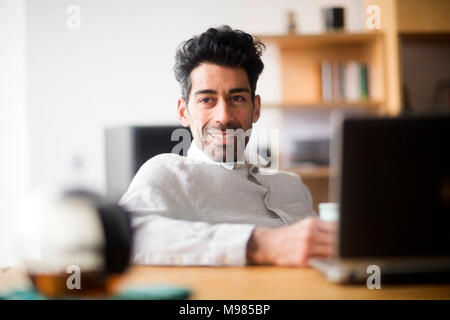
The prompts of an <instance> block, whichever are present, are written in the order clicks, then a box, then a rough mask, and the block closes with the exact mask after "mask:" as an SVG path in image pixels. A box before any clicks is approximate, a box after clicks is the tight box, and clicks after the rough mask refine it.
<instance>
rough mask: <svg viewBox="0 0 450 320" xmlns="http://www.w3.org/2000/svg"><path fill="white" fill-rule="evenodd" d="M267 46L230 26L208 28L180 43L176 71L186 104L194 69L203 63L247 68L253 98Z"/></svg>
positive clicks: (176, 57)
mask: <svg viewBox="0 0 450 320" xmlns="http://www.w3.org/2000/svg"><path fill="white" fill-rule="evenodd" d="M264 48H265V46H264V44H263V43H261V42H260V41H259V40H258V39H256V38H253V37H252V36H251V35H250V34H248V33H245V32H243V31H241V30H233V29H232V28H231V27H229V26H221V27H219V28H217V29H215V28H209V29H208V30H207V31H206V32H204V33H202V34H200V35H198V36H195V37H193V38H191V39H189V40H187V41H185V42H183V43H181V44H180V45H179V47H178V49H177V53H176V55H175V66H174V71H175V78H176V79H177V81H178V82H179V83H180V85H181V94H182V96H183V98H184V100H185V101H186V103H187V102H188V99H189V94H190V91H191V87H192V84H191V78H190V75H191V72H192V70H193V69H194V68H195V67H197V66H198V65H199V64H201V63H202V62H210V63H213V64H217V65H219V66H227V67H242V68H244V69H245V71H246V72H247V76H248V80H249V82H250V88H251V94H252V99H253V98H254V97H255V91H256V82H257V81H258V77H259V75H260V74H261V72H262V70H263V68H264V64H263V62H262V61H261V55H262V52H263V50H264Z"/></svg>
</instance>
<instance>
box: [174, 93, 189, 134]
mask: <svg viewBox="0 0 450 320" xmlns="http://www.w3.org/2000/svg"><path fill="white" fill-rule="evenodd" d="M188 112H189V111H188V109H187V104H186V101H184V99H183V98H182V97H180V98H179V99H178V105H177V113H178V119H180V122H181V124H182V125H183V126H184V127H189V125H190V124H189V117H188Z"/></svg>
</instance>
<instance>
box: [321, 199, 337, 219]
mask: <svg viewBox="0 0 450 320" xmlns="http://www.w3.org/2000/svg"><path fill="white" fill-rule="evenodd" d="M319 215H320V219H322V220H324V221H337V220H338V219H339V204H338V203H336V202H325V203H319Z"/></svg>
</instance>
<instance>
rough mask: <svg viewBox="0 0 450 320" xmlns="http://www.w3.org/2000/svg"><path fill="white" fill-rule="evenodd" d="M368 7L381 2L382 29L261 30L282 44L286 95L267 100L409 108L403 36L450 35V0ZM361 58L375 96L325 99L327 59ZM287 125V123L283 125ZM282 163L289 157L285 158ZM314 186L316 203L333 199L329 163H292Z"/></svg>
mask: <svg viewBox="0 0 450 320" xmlns="http://www.w3.org/2000/svg"><path fill="white" fill-rule="evenodd" d="M364 2H365V3H364V6H363V9H364V10H363V12H361V15H362V16H363V21H365V20H366V18H367V13H366V8H367V7H368V6H369V5H377V6H378V7H379V8H380V12H381V29H379V30H377V31H368V32H362V33H348V32H336V33H325V34H295V35H259V36H257V37H258V38H259V39H260V40H261V41H262V42H263V43H264V44H266V45H268V46H276V47H277V49H278V50H279V54H280V67H281V70H280V71H281V93H282V94H281V101H280V102H279V103H275V104H263V107H264V108H277V109H279V110H281V111H289V112H290V111H291V110H298V111H302V112H307V111H309V110H325V109H336V108H366V109H367V110H370V111H374V110H376V111H377V112H378V113H380V114H389V115H397V114H399V113H400V112H401V111H402V110H403V108H404V102H403V91H402V82H403V79H402V72H403V71H404V70H402V61H401V55H400V54H399V53H400V51H401V45H402V41H416V42H419V41H424V42H426V43H428V42H430V41H438V42H442V41H446V42H448V41H449V38H450V1H449V0H427V1H424V0H364ZM322 61H329V62H338V63H341V62H347V61H356V62H360V63H365V64H367V65H368V67H369V78H368V82H369V99H367V100H362V101H332V102H324V101H322V90H321V85H322V84H321V68H320V65H321V62H322ZM281 129H282V130H283V128H281ZM282 163H286V162H283V160H282ZM285 170H289V171H292V172H295V173H297V174H299V175H300V176H301V177H302V178H303V180H304V182H305V184H306V185H307V186H308V187H309V189H310V191H311V193H312V195H313V201H314V209H315V210H317V205H318V203H320V202H325V201H327V200H328V193H329V190H328V185H329V177H330V169H329V168H328V167H298V166H295V167H287V168H285Z"/></svg>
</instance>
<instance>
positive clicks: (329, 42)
mask: <svg viewBox="0 0 450 320" xmlns="http://www.w3.org/2000/svg"><path fill="white" fill-rule="evenodd" d="M258 38H259V39H260V40H261V41H262V42H263V43H265V44H266V45H274V46H277V47H278V49H279V51H280V62H281V82H282V84H281V86H282V101H281V103H280V104H279V106H281V107H282V108H283V107H286V106H289V107H291V106H300V107H301V106H306V107H311V106H318V107H321V106H325V107H328V108H334V107H346V106H349V107H352V106H362V107H380V106H382V104H383V102H384V98H385V88H384V81H383V79H384V70H385V69H384V66H383V65H384V50H383V46H384V34H383V33H382V32H370V33H347V32H339V33H330V34H328V33H325V34H309V35H307V34H306V35H278V36H277V35H261V36H258ZM322 61H331V62H348V61H357V62H361V63H366V64H367V65H368V66H369V79H368V80H369V93H370V99H369V100H368V101H361V102H349V101H331V102H326V103H324V102H322V89H321V88H322V87H321V70H320V64H321V62H322Z"/></svg>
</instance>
